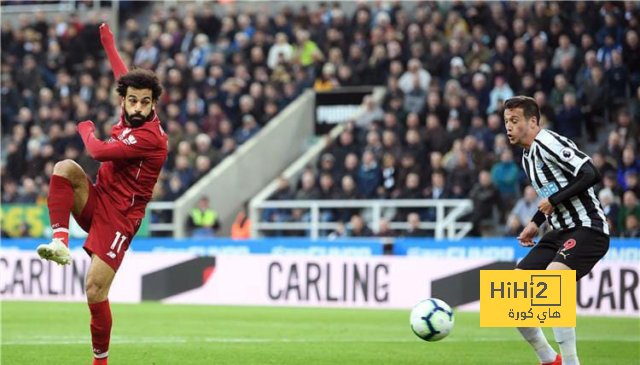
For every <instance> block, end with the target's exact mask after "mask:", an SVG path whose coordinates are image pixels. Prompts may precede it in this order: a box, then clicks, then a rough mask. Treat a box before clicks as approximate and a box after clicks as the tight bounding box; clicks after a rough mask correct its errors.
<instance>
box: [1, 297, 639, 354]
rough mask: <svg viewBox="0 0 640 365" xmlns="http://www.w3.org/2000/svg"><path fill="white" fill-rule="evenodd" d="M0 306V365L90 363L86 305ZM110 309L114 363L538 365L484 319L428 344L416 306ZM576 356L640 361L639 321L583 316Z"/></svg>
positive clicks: (459, 317)
mask: <svg viewBox="0 0 640 365" xmlns="http://www.w3.org/2000/svg"><path fill="white" fill-rule="evenodd" d="M0 304H1V306H2V310H1V314H2V322H1V323H2V328H1V329H2V332H1V333H2V337H1V341H2V346H1V354H0V356H1V360H2V361H1V363H2V364H7V365H20V364H28V365H37V364H48V365H57V364H64V365H75V364H83V365H87V364H91V358H92V354H91V342H90V337H89V310H88V308H87V306H86V304H83V303H53V302H51V303H45V302H11V301H10V302H2V303H0ZM112 311H113V316H114V327H113V331H112V337H111V348H110V356H109V363H110V364H112V365H119V364H126V365H130V364H133V365H137V364H142V365H154V364H158V365H159V364H180V365H183V364H184V365H187V364H305V365H307V364H338V365H339V364H438V365H446V364H452V365H453V364H455V365H460V364H510V365H514V364H531V365H534V364H537V361H536V360H537V359H536V357H535V355H534V354H533V352H532V351H531V350H530V348H529V345H528V344H526V343H524V342H523V341H522V340H521V339H520V337H519V334H518V333H517V332H516V330H515V329H512V328H480V317H479V314H478V313H456V325H455V327H454V329H453V332H452V334H451V335H450V336H449V337H448V338H446V339H444V340H443V341H440V342H435V343H428V342H424V341H421V340H419V339H418V338H417V337H415V336H414V334H413V333H412V332H411V329H410V327H409V309H407V310H405V311H398V310H358V309H317V308H283V307H281V308H270V307H269V308H267V307H221V306H196V305H163V304H159V303H143V304H136V305H130V304H114V305H112ZM545 332H546V334H547V337H548V338H549V339H553V335H552V333H551V331H550V330H547V329H546V330H545ZM552 344H553V346H554V348H556V350H557V349H558V347H557V345H556V344H555V342H552ZM578 351H579V354H580V355H581V361H582V363H583V364H585V365H607V364H612V365H613V364H615V365H621V364H639V363H640V318H603V317H578Z"/></svg>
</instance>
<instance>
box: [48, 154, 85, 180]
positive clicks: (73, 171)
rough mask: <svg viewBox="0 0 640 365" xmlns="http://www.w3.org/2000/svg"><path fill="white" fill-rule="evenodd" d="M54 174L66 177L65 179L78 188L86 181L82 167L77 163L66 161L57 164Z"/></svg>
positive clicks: (54, 167)
mask: <svg viewBox="0 0 640 365" xmlns="http://www.w3.org/2000/svg"><path fill="white" fill-rule="evenodd" d="M53 174H54V175H58V176H61V177H64V178H65V179H67V180H69V181H71V184H72V185H73V186H77V184H79V183H80V182H81V180H82V179H84V172H83V171H82V167H80V165H78V163H77V162H75V161H73V160H71V159H66V160H62V161H58V162H56V164H55V165H54V166H53Z"/></svg>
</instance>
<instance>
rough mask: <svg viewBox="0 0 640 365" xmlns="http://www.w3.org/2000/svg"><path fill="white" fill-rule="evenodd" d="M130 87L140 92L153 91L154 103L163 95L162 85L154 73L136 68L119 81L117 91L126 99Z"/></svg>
mask: <svg viewBox="0 0 640 365" xmlns="http://www.w3.org/2000/svg"><path fill="white" fill-rule="evenodd" d="M129 86H131V87H132V88H134V89H139V90H141V89H151V98H152V99H153V101H157V100H158V98H159V97H160V95H162V85H160V80H158V76H157V75H156V74H155V73H154V72H153V71H149V70H145V69H142V68H136V69H133V70H131V71H129V72H127V73H126V74H124V75H122V76H120V78H119V79H118V86H117V87H116V90H117V91H118V94H120V96H121V97H123V98H124V97H126V96H127V88H128V87H129Z"/></svg>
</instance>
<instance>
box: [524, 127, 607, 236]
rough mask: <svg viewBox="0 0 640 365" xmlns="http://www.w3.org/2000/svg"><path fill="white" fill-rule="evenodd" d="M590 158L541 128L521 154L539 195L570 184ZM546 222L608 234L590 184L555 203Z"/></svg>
mask: <svg viewBox="0 0 640 365" xmlns="http://www.w3.org/2000/svg"><path fill="white" fill-rule="evenodd" d="M589 160H590V157H589V156H587V155H586V154H585V153H583V152H582V151H580V150H579V149H578V148H577V147H576V145H575V143H573V141H571V140H570V139H568V138H566V137H563V136H561V135H559V134H557V133H555V132H552V131H550V130H547V129H543V130H541V131H540V132H539V133H538V135H537V136H536V138H535V140H534V141H533V143H532V144H531V147H530V148H529V150H525V151H524V153H523V154H522V166H523V167H524V171H525V172H526V173H527V176H528V177H529V180H530V181H531V185H532V186H533V187H534V189H535V190H536V192H537V193H538V195H539V196H541V197H542V198H548V197H549V196H551V195H553V194H554V193H555V192H557V191H558V190H560V189H562V188H563V187H565V186H566V185H567V184H569V182H571V181H572V180H573V179H574V178H575V177H576V175H577V174H578V170H580V168H581V167H582V165H584V164H585V163H586V162H587V161H589ZM547 222H548V223H549V224H550V225H551V227H552V228H553V229H569V228H573V227H589V228H592V229H594V230H597V231H599V232H603V233H605V234H609V225H608V224H607V219H606V217H605V214H604V211H603V210H602V206H600V201H598V198H596V194H595V192H594V191H593V187H590V188H589V189H588V190H586V191H583V192H581V193H579V194H578V195H576V196H574V197H572V198H571V199H569V201H564V202H562V203H558V204H557V206H556V207H555V208H554V210H553V213H552V214H551V215H550V216H548V217H547Z"/></svg>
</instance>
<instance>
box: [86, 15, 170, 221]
mask: <svg viewBox="0 0 640 365" xmlns="http://www.w3.org/2000/svg"><path fill="white" fill-rule="evenodd" d="M100 41H101V42H102V45H103V46H104V49H105V51H106V53H107V58H108V59H109V63H110V64H111V67H112V70H113V75H114V77H115V79H116V80H118V78H119V77H120V76H122V75H124V74H125V73H127V72H129V70H128V68H127V66H126V65H125V64H124V62H123V61H122V58H121V57H120V55H119V54H118V51H117V50H116V46H115V41H114V39H113V34H112V33H111V30H110V29H109V26H108V25H102V26H101V27H100ZM152 113H153V117H152V119H151V120H150V121H148V122H146V123H144V124H143V125H141V126H140V127H137V128H131V127H127V125H126V124H125V122H124V112H123V113H121V115H120V121H119V122H118V124H116V125H115V126H113V128H111V138H109V140H107V141H106V142H105V141H100V140H99V139H97V138H96V137H95V136H94V135H93V132H94V130H95V127H94V125H93V122H91V121H86V122H82V123H80V124H78V132H79V133H80V136H82V140H83V141H84V145H85V146H86V147H87V151H88V152H89V155H91V157H93V158H94V159H95V160H98V161H100V162H102V165H101V166H100V169H99V170H98V179H97V181H96V190H98V191H99V192H100V193H103V194H105V195H107V196H108V197H109V200H110V201H111V203H112V204H113V206H114V207H116V209H118V210H119V211H120V212H121V213H122V214H123V215H124V216H126V217H127V218H143V217H144V213H145V208H146V207H147V203H148V202H149V201H150V200H151V197H152V192H153V187H154V186H155V184H156V182H157V181H158V175H160V170H162V165H163V164H164V162H165V160H166V159H167V153H168V139H167V134H166V133H165V132H164V130H163V129H162V126H161V125H160V119H158V116H157V115H156V114H155V112H154V111H152Z"/></svg>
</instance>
